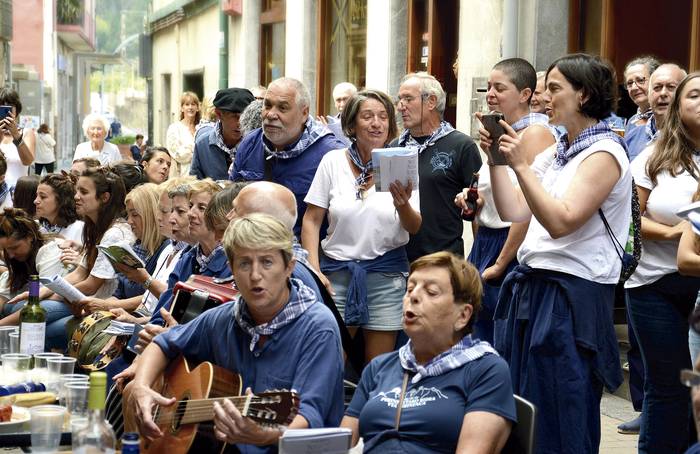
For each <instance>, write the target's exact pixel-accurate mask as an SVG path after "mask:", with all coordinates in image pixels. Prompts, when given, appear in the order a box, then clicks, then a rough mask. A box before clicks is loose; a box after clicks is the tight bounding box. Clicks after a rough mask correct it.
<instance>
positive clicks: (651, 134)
mask: <svg viewBox="0 0 700 454" xmlns="http://www.w3.org/2000/svg"><path fill="white" fill-rule="evenodd" d="M644 134H646V136H647V139H648V141H647V145H649V144H651V143H652V142H653V141H655V140H656V139H657V138H658V137H659V130H658V129H657V128H656V117H655V116H653V115H652V116H651V117H649V121H647V123H646V124H645V125H644Z"/></svg>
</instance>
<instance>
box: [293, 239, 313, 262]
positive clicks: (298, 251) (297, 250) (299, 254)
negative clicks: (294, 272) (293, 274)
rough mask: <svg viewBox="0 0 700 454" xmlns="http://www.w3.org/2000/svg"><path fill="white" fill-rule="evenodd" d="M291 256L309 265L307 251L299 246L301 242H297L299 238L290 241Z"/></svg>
mask: <svg viewBox="0 0 700 454" xmlns="http://www.w3.org/2000/svg"><path fill="white" fill-rule="evenodd" d="M292 256H293V257H294V259H295V260H296V261H297V262H301V263H303V264H304V265H306V266H307V267H311V264H310V263H309V251H307V250H306V249H304V248H303V247H302V246H301V243H299V240H297V239H296V237H295V238H294V241H293V242H292Z"/></svg>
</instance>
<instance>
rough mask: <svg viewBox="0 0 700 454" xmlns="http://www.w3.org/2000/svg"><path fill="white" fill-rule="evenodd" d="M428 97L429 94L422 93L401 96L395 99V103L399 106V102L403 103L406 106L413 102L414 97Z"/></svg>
mask: <svg viewBox="0 0 700 454" xmlns="http://www.w3.org/2000/svg"><path fill="white" fill-rule="evenodd" d="M427 97H428V95H426V94H421V95H420V96H399V97H397V98H395V99H394V104H396V105H397V106H398V105H399V104H403V105H404V106H406V105H408V104H410V103H412V102H413V100H414V99H418V98H420V99H421V100H422V99H425V98H427Z"/></svg>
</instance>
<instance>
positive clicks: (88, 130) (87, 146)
mask: <svg viewBox="0 0 700 454" xmlns="http://www.w3.org/2000/svg"><path fill="white" fill-rule="evenodd" d="M108 132H109V122H108V121H107V119H106V118H105V117H103V116H102V115H99V114H90V115H88V116H87V117H85V119H84V120H83V133H84V134H85V137H86V138H87V139H88V140H87V142H82V143H79V144H78V146H77V147H75V155H73V161H75V160H77V159H82V158H95V159H97V160H98V161H100V164H101V165H103V166H106V165H107V164H109V163H111V162H115V161H120V160H121V159H122V155H121V153H119V148H117V146H116V145H114V144H111V143H109V142H106V141H105V138H106V137H107V133H108Z"/></svg>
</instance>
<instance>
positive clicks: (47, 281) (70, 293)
mask: <svg viewBox="0 0 700 454" xmlns="http://www.w3.org/2000/svg"><path fill="white" fill-rule="evenodd" d="M39 281H40V282H41V283H42V285H44V286H45V287H46V288H48V289H49V290H51V291H52V292H54V293H56V294H58V295H60V296H62V297H63V298H65V299H66V300H67V301H68V302H69V303H77V302H80V301H82V300H84V299H85V298H86V296H85V295H83V292H81V291H80V290H78V289H77V288H75V287H74V286H73V284H71V283H69V282H68V281H66V280H65V279H63V278H62V277H61V276H59V275H56V276H54V277H52V278H44V277H42V278H40V279H39Z"/></svg>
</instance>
